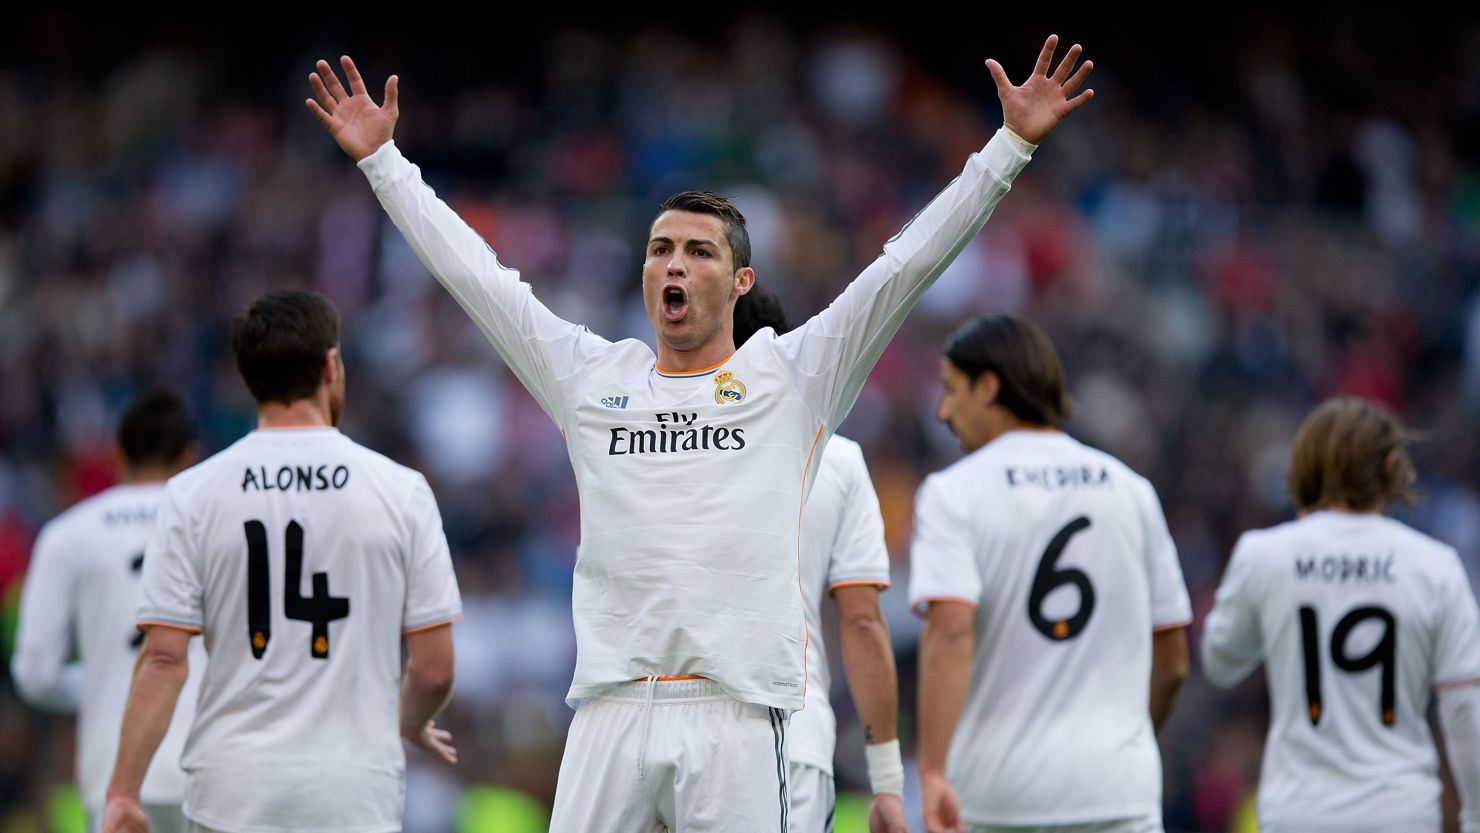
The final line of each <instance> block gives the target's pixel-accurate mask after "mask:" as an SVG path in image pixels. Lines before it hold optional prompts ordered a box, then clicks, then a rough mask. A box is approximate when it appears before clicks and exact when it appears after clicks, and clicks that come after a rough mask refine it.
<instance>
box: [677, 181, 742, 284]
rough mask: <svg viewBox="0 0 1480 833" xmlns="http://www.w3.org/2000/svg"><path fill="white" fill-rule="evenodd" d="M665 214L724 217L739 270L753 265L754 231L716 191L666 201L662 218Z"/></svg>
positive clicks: (727, 239)
mask: <svg viewBox="0 0 1480 833" xmlns="http://www.w3.org/2000/svg"><path fill="white" fill-rule="evenodd" d="M665 211H691V212H693V213H695V214H708V215H710V216H712V217H718V218H720V220H722V221H724V224H725V242H727V243H729V244H730V257H731V258H732V260H733V262H734V267H735V269H736V270H739V269H744V268H745V267H747V266H749V265H750V232H749V231H746V229H745V215H744V214H741V213H740V209H738V208H736V207H735V204H734V203H732V202H730V201H729V200H727V199H725V198H724V197H721V196H720V195H719V194H716V193H714V192H713V191H684V192H682V193H678V194H674V195H673V196H671V197H669V198H668V199H666V200H664V201H663V205H661V206H660V207H659V208H658V215H659V216H662V214H663V212H665ZM656 220H657V218H656V217H655V218H654V221H656Z"/></svg>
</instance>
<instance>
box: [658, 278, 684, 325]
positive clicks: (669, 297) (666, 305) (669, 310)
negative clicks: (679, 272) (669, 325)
mask: <svg viewBox="0 0 1480 833" xmlns="http://www.w3.org/2000/svg"><path fill="white" fill-rule="evenodd" d="M662 303H663V319H664V320H665V321H679V320H682V319H683V317H684V313H686V312H688V310H689V296H688V293H687V292H685V291H684V288H683V287H682V286H679V285H678V284H668V285H667V286H665V287H663V298H662Z"/></svg>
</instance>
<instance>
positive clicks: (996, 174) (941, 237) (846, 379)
mask: <svg viewBox="0 0 1480 833" xmlns="http://www.w3.org/2000/svg"><path fill="white" fill-rule="evenodd" d="M1057 45H1058V38H1057V36H1054V37H1050V38H1049V39H1048V40H1047V42H1045V43H1044V45H1043V50H1042V51H1041V52H1040V54H1039V56H1038V66H1037V68H1035V70H1034V72H1033V74H1032V75H1031V76H1030V77H1029V78H1028V79H1027V80H1026V81H1024V82H1023V83H1022V84H1021V85H1017V86H1014V85H1013V84H1012V83H1011V82H1010V81H1008V79H1007V76H1006V74H1005V73H1004V71H1003V70H1002V67H1001V66H1000V65H999V64H997V62H996V61H988V62H987V66H988V68H989V69H990V70H991V72H992V76H993V79H994V80H995V81H996V84H997V94H998V97H999V98H1000V99H1001V101H1002V112H1003V115H1004V121H1005V128H1006V129H1004V130H999V131H998V132H997V134H996V135H995V136H993V137H992V140H991V141H990V142H988V143H987V145H986V147H985V148H983V149H982V151H981V152H980V153H976V154H973V155H972V156H971V158H970V159H969V160H967V163H966V168H965V169H964V170H963V171H962V172H961V176H959V177H957V179H956V180H955V181H954V182H952V183H951V184H950V185H949V186H947V187H946V189H945V190H944V191H941V192H940V194H938V195H937V196H936V197H935V199H933V200H931V201H930V204H929V205H927V206H925V208H924V209H923V210H922V211H921V212H920V213H919V214H917V215H915V218H914V219H913V220H911V221H910V222H909V224H908V225H906V226H905V227H904V229H902V230H901V231H900V232H899V234H897V235H895V236H894V237H893V238H892V239H890V240H889V241H888V242H887V243H885V244H884V252H883V254H881V255H880V256H879V258H878V259H877V260H875V261H874V262H873V263H872V264H870V265H869V266H868V268H866V269H864V270H863V272H862V273H861V274H860V275H859V276H858V277H857V278H856V279H855V280H854V281H853V283H851V284H849V286H848V288H847V289H846V290H844V292H843V294H842V295H841V296H839V298H838V299H837V301H835V302H834V303H833V304H832V305H831V306H829V307H828V308H827V309H825V310H823V311H822V312H821V313H818V314H817V316H815V317H814V318H812V319H811V320H810V321H808V322H807V323H805V324H803V325H802V326H800V327H798V328H796V329H795V330H793V331H791V332H790V333H787V334H786V335H784V336H782V337H781V338H780V339H779V342H778V343H779V344H780V346H781V347H782V348H783V349H784V350H786V351H787V352H788V353H790V354H791V355H792V356H793V357H794V360H795V365H796V369H797V371H796V372H797V374H798V375H797V376H796V377H795V378H796V382H797V387H798V390H799V391H800V392H801V393H802V396H803V398H804V399H805V400H806V401H807V402H808V403H809V404H811V405H812V407H813V408H814V411H815V413H816V415H817V416H818V417H819V418H820V419H821V420H822V421H823V422H824V423H825V424H827V425H829V426H833V427H836V426H837V425H838V424H839V423H840V422H842V420H843V418H844V417H845V416H847V413H848V410H849V409H850V408H851V407H852V406H853V402H854V400H855V399H857V397H858V392H859V391H860V390H861V389H862V387H863V382H864V380H865V379H866V378H867V377H868V374H869V371H870V370H872V369H873V366H874V363H875V362H876V361H878V358H879V355H880V354H882V353H883V351H884V347H885V345H886V344H888V343H889V339H890V338H892V337H893V336H894V333H895V332H896V331H897V330H898V329H899V327H900V325H901V324H902V323H904V318H905V316H906V315H908V314H909V311H910V310H911V309H912V308H913V307H914V305H915V302H916V301H917V300H919V298H920V296H921V295H923V294H924V293H925V290H927V289H929V288H930V285H931V284H932V283H934V282H935V279H936V278H938V277H940V275H941V273H942V272H944V271H945V270H946V267H947V266H949V265H950V264H951V261H953V260H955V258H956V256H957V255H958V254H960V252H961V250H962V249H964V248H965V247H966V244H967V243H969V242H970V241H971V238H973V237H975V236H976V233H977V232H978V231H980V230H981V227H982V226H983V225H984V224H985V223H986V222H987V218H988V217H990V216H991V214H992V210H993V209H994V208H996V206H997V203H998V202H999V201H1000V200H1001V199H1002V198H1003V197H1004V196H1006V194H1007V192H1008V190H1009V189H1010V188H1011V184H1012V181H1013V179H1014V178H1016V177H1017V175H1018V172H1019V171H1021V170H1022V169H1023V167H1024V166H1026V165H1027V164H1028V159H1029V158H1030V156H1031V155H1032V152H1033V150H1034V147H1035V145H1034V144H1033V143H1035V142H1037V141H1040V140H1042V139H1044V138H1045V137H1047V136H1048V135H1049V134H1050V133H1052V132H1053V130H1054V129H1055V128H1056V127H1058V125H1059V124H1060V123H1061V122H1062V121H1063V120H1064V119H1065V118H1066V117H1067V116H1068V115H1069V114H1070V113H1072V112H1074V111H1075V110H1077V109H1079V108H1080V107H1081V106H1083V105H1084V104H1085V103H1086V102H1088V101H1089V99H1090V98H1091V96H1092V93H1091V91H1089V90H1085V91H1083V92H1078V90H1079V88H1080V86H1081V85H1082V84H1083V83H1084V80H1085V78H1086V77H1087V76H1088V75H1089V73H1090V70H1091V69H1092V68H1093V65H1092V64H1091V63H1089V62H1088V61H1086V62H1084V63H1083V64H1082V65H1079V66H1078V68H1077V69H1076V68H1075V66H1076V63H1077V61H1078V58H1079V54H1080V51H1081V50H1080V48H1079V46H1078V45H1075V46H1074V47H1071V48H1070V49H1069V51H1068V53H1067V54H1066V55H1065V57H1064V59H1063V60H1062V61H1061V62H1060V63H1059V64H1058V66H1057V67H1056V68H1053V69H1052V71H1050V67H1051V66H1052V64H1053V53H1054V50H1055V48H1056V47H1057ZM1076 93H1077V94H1076Z"/></svg>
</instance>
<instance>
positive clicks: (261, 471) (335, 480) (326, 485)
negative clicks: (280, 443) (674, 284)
mask: <svg viewBox="0 0 1480 833" xmlns="http://www.w3.org/2000/svg"><path fill="white" fill-rule="evenodd" d="M347 483H349V467H348V466H335V467H334V468H332V469H331V468H329V467H328V466H280V467H279V468H278V469H277V470H276V471H268V470H267V467H266V466H257V467H256V468H252V467H250V466H248V467H247V468H246V469H244V470H243V472H242V491H243V492H245V491H248V490H252V491H258V492H327V491H329V490H331V489H333V490H336V491H337V490H339V489H343V488H344V487H345V485H346V484H347Z"/></svg>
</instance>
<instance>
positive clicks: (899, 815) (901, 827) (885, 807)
mask: <svg viewBox="0 0 1480 833" xmlns="http://www.w3.org/2000/svg"><path fill="white" fill-rule="evenodd" d="M868 833H910V824H909V822H907V821H905V818H904V799H902V798H900V797H899V796H897V795H895V794H894V793H879V794H878V795H876V796H874V803H873V804H872V805H870V806H869V808H868Z"/></svg>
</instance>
